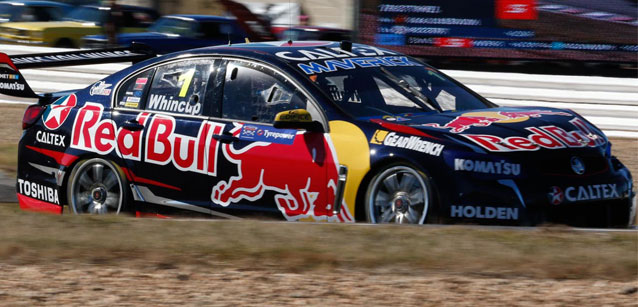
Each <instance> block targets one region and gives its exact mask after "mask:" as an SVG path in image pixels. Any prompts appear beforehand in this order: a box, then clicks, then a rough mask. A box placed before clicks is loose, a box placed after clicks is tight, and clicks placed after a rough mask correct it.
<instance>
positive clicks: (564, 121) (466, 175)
mask: <svg viewBox="0 0 638 307" xmlns="http://www.w3.org/2000/svg"><path fill="white" fill-rule="evenodd" d="M133 47H134V48H133V49H131V50H128V49H110V50H84V51H75V52H63V53H56V54H40V55H18V56H11V57H9V56H6V55H0V77H1V78H2V79H0V81H1V82H0V92H1V93H4V94H10V95H15V96H23V97H38V98H39V103H38V104H34V105H31V106H29V107H28V109H27V110H26V112H25V115H24V120H23V129H24V133H23V136H22V138H21V140H20V143H19V162H18V173H17V184H16V190H17V196H18V199H19V203H20V207H21V208H23V209H28V210H40V211H48V212H53V213H61V212H62V210H63V206H64V205H67V206H68V208H69V209H70V210H71V211H72V212H73V213H77V214H83V213H87V214H104V213H122V212H131V213H135V214H137V215H153V216H168V215H171V214H177V213H187V212H191V213H197V214H203V215H206V216H211V217H223V218H233V217H238V216H246V215H255V214H258V215H260V216H266V217H276V218H281V219H285V220H289V221H335V222H355V221H363V222H370V223H411V224H423V223H469V224H496V225H538V224H544V223H560V224H568V225H575V226H596V227H627V225H628V223H629V221H630V220H633V215H634V214H635V207H636V205H635V192H634V189H633V187H632V178H631V174H630V172H629V170H628V169H627V168H626V167H625V166H624V165H623V164H622V163H621V162H620V161H619V160H618V159H617V158H616V157H614V156H612V154H611V144H610V142H609V140H608V139H607V138H606V136H605V135H604V133H603V132H602V131H601V130H599V129H598V128H596V127H595V126H594V125H592V124H591V123H589V122H588V121H587V120H586V119H585V118H583V117H581V116H580V115H578V114H576V113H575V112H573V111H571V110H564V109H555V108H546V107H524V108H511V107H499V106H497V105H495V104H493V103H491V102H490V101H488V100H486V99H485V98H483V97H481V96H479V95H478V94H476V93H474V92H473V91H472V90H470V89H468V88H467V87H465V86H463V85H462V84H460V83H458V82H457V81H455V80H453V79H451V78H450V77H448V76H447V75H445V74H444V73H442V72H440V71H439V70H437V69H435V68H433V67H431V66H429V65H427V64H424V63H423V62H421V61H419V60H417V59H414V58H411V57H409V56H406V55H403V54H400V53H397V52H395V51H391V50H387V49H382V48H378V47H374V46H367V45H361V44H352V43H350V42H346V41H344V42H341V43H336V42H321V41H319V42H306V41H302V42H292V41H287V42H285V41H283V42H264V43H249V44H236V45H227V46H215V47H206V48H200V49H194V50H189V51H183V52H177V53H172V54H168V55H164V56H160V57H156V56H154V55H153V54H151V53H148V52H145V51H144V48H143V46H135V45H134V46H133ZM115 61H133V62H135V64H133V65H132V66H130V67H128V68H126V69H124V70H122V71H119V72H117V73H114V74H113V75H111V76H109V77H106V78H104V79H103V80H100V81H98V82H96V83H94V84H92V85H90V86H89V87H87V88H85V89H82V90H77V91H72V92H60V93H51V94H44V95H38V94H35V93H34V92H33V91H32V90H31V88H30V87H29V85H28V84H27V82H26V81H25V80H24V78H23V76H22V74H21V73H20V71H19V69H20V68H34V67H42V66H55V65H75V64H90V63H107V62H115Z"/></svg>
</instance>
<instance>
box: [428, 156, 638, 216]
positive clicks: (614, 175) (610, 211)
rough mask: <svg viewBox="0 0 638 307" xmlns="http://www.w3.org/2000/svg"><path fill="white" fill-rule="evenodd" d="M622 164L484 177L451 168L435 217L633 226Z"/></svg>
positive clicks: (632, 204) (633, 203)
mask: <svg viewBox="0 0 638 307" xmlns="http://www.w3.org/2000/svg"><path fill="white" fill-rule="evenodd" d="M631 183H632V180H631V176H630V175H629V171H628V170H627V169H626V168H624V167H623V168H622V169H616V170H609V171H608V172H606V173H603V174H598V175H594V176H583V177H580V178H579V177H566V176H530V177H526V178H508V179H485V178H480V177H477V176H473V175H472V174H463V175H460V174H458V173H456V176H454V179H453V181H451V182H450V183H449V184H450V185H451V186H454V188H453V189H452V190H451V191H450V192H451V193H448V196H447V199H444V200H443V201H444V205H443V206H441V208H440V212H439V214H440V216H441V217H443V218H444V219H447V220H448V221H450V222H453V223H458V222H461V223H472V224H499V225H523V226H534V225H541V224H564V225H569V226H575V227H620V228H624V227H627V226H631V225H636V218H635V212H636V200H635V199H636V197H635V195H636V193H635V191H634V190H633V187H632V184H631Z"/></svg>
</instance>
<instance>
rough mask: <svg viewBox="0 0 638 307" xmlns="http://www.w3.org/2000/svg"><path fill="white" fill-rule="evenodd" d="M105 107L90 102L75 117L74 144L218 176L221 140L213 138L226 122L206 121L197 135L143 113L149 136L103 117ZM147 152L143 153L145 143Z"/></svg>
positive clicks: (167, 119) (140, 117)
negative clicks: (144, 137) (178, 129)
mask: <svg viewBox="0 0 638 307" xmlns="http://www.w3.org/2000/svg"><path fill="white" fill-rule="evenodd" d="M103 108H104V107H103V106H102V105H100V104H95V103H90V102H87V103H86V105H85V106H84V107H82V108H81V109H80V110H79V111H78V114H77V116H76V118H75V122H74V124H73V133H72V135H71V147H72V148H75V149H81V150H86V151H91V152H97V153H100V154H103V155H106V154H108V153H110V152H111V151H113V150H116V151H117V152H118V154H119V155H121V156H122V157H124V158H125V159H130V160H135V161H141V159H142V156H143V158H144V162H148V163H153V164H158V165H166V164H169V163H172V164H173V165H174V166H175V167H176V168H177V169H179V170H182V171H193V172H198V173H203V174H209V175H213V176H215V175H216V172H217V161H216V157H217V152H218V151H219V143H218V142H217V141H216V140H215V139H213V138H211V137H210V136H212V135H213V134H220V133H221V132H222V131H223V127H224V126H223V125H222V124H219V123H212V122H208V121H204V122H203V123H202V125H201V126H200V130H199V133H198V136H197V137H190V136H185V135H181V134H178V133H175V131H174V130H175V119H174V118H173V117H170V116H164V115H156V116H154V117H153V118H152V119H150V121H149V117H150V114H149V113H140V114H139V115H138V117H137V121H138V122H139V123H140V124H141V125H143V126H147V127H148V129H147V135H148V136H147V137H146V140H143V135H142V132H141V131H130V130H126V129H123V128H119V129H118V128H117V126H116V124H115V122H114V121H112V120H109V119H102V120H100V119H101V118H102V112H103ZM143 141H145V142H146V143H145V145H146V146H144V147H145V152H144V154H142V142H143Z"/></svg>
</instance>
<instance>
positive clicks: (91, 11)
mask: <svg viewBox="0 0 638 307" xmlns="http://www.w3.org/2000/svg"><path fill="white" fill-rule="evenodd" d="M107 13H108V10H100V9H97V8H93V7H81V8H78V9H75V10H73V11H71V13H69V15H67V16H66V17H64V20H68V21H77V22H93V23H97V24H100V23H102V21H104V19H105V17H106V14H107Z"/></svg>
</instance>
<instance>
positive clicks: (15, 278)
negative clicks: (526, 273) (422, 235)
mask: <svg viewBox="0 0 638 307" xmlns="http://www.w3.org/2000/svg"><path fill="white" fill-rule="evenodd" d="M0 278H2V283H0V305H6V306H32V305H51V306H60V305H91V306H119V305H127V306H136V305H140V306H141V305H144V306H149V305H150V306H159V305H161V306H164V305H177V304H179V305H186V306H193V305H197V306H200V305H207V306H208V305H214V306H228V305H270V306H277V305H313V306H315V305H321V306H337V305H356V306H383V305H386V306H390V305H396V306H424V305H434V306H459V305H461V306H470V305H485V306H492V305H506V306H507V305H509V306H538V305H553V306H604V305H608V306H609V305H611V306H623V305H624V306H635V304H636V301H637V299H638V295H637V294H636V290H637V289H638V288H637V286H638V284H637V282H636V281H628V282H615V281H600V280H598V281H597V280H551V279H530V278H510V279H505V278H498V277H481V276H460V275H454V274H440V273H437V274H420V275H403V274H401V273H397V272H383V271H366V272H362V271H354V270H330V271H321V272H306V273H290V272H281V271H277V270H272V269H263V268H261V269H260V268H259V264H255V266H254V267H253V268H252V269H237V268H230V267H227V266H225V265H224V264H223V263H220V264H212V265H210V266H208V267H200V266H187V265H177V266H174V267H171V268H164V269H161V268H159V269H158V268H143V267H100V266H91V265H74V264H72V263H58V264H44V265H27V266H15V265H2V264H0Z"/></svg>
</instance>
